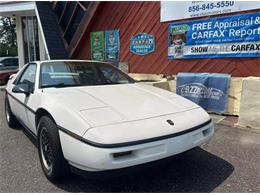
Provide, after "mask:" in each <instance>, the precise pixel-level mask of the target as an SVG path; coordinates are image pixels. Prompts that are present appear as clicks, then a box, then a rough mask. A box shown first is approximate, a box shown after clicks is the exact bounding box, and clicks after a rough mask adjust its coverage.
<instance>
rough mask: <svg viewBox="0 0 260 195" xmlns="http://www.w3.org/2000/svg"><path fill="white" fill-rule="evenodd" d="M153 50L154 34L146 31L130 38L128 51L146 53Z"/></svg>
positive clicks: (139, 53)
mask: <svg viewBox="0 0 260 195" xmlns="http://www.w3.org/2000/svg"><path fill="white" fill-rule="evenodd" d="M154 50H155V41H154V36H153V35H150V34H146V33H141V34H137V35H135V36H134V37H132V38H131V40H130V51H131V52H132V53H135V54H138V55H146V54H149V53H151V52H153V51H154Z"/></svg>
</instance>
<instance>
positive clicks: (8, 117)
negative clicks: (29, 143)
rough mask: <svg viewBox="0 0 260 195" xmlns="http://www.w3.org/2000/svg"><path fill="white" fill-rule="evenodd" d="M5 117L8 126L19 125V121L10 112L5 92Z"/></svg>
mask: <svg viewBox="0 0 260 195" xmlns="http://www.w3.org/2000/svg"><path fill="white" fill-rule="evenodd" d="M5 118H6V122H7V124H8V126H9V127H10V128H16V127H19V125H20V123H19V122H18V120H17V119H16V117H15V116H14V114H13V113H12V110H11V107H10V104H9V100H8V95H7V94H6V95H5Z"/></svg>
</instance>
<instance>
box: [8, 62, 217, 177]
mask: <svg viewBox="0 0 260 195" xmlns="http://www.w3.org/2000/svg"><path fill="white" fill-rule="evenodd" d="M6 91H7V92H6V99H5V105H6V119H7V122H8V125H9V126H10V127H15V126H17V125H18V124H22V125H23V126H24V127H25V128H26V129H27V130H28V131H29V132H31V133H32V134H33V135H34V137H35V138H37V140H38V151H39V157H40V162H41V165H42V169H43V171H44V173H45V175H46V177H47V178H48V179H49V180H51V181H53V180H57V179H60V178H62V177H64V176H65V175H66V174H67V173H68V172H69V170H70V169H71V168H72V169H77V170H81V171H104V170H112V169H119V168H124V167H130V166H134V165H138V164H142V163H146V162H151V161H155V160H158V159H162V158H166V157H169V156H172V155H175V154H178V153H181V152H184V151H187V150H189V149H191V148H194V147H196V146H199V145H201V144H202V143H205V142H206V141H208V140H209V138H211V137H212V135H213V133H214V128H213V123H212V121H211V118H210V116H209V115H208V114H207V112H205V111H204V110H203V109H202V108H201V107H199V106H198V105H196V104H194V103H192V102H191V101H189V100H187V99H185V98H182V97H180V96H178V95H176V94H175V93H171V92H168V91H166V90H163V89H159V88H156V87H153V86H149V85H147V84H141V83H138V82H135V81H134V80H133V79H132V78H130V77H129V76H128V75H126V74H124V73H123V72H121V71H120V70H118V69H117V68H115V67H114V66H112V65H109V64H107V63H103V62H95V61H82V60H51V61H42V62H38V61H37V62H32V63H29V64H27V65H25V66H24V67H23V68H22V69H21V70H20V71H19V72H18V73H17V74H16V75H13V76H11V78H10V80H9V82H8V85H7V90H6Z"/></svg>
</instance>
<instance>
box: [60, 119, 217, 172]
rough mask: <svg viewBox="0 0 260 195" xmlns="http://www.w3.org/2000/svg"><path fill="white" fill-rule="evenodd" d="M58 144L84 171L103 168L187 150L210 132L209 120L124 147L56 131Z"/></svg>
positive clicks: (142, 161)
mask: <svg viewBox="0 0 260 195" xmlns="http://www.w3.org/2000/svg"><path fill="white" fill-rule="evenodd" d="M59 134H60V140H61V146H62V150H63V154H64V157H65V159H67V160H68V162H69V164H70V165H72V166H74V167H76V168H78V169H81V170H84V171H104V170H113V169H120V168H125V167H130V166H134V165H139V164H143V163H147V162H151V161H155V160H159V159H163V158H166V157H169V156H173V155H175V154H179V153H182V152H185V151H187V150H190V149H192V148H194V147H196V146H200V145H201V144H203V143H205V142H207V141H208V140H209V139H210V138H211V137H212V136H213V134H214V127H213V123H212V122H211V123H209V124H207V125H205V126H203V127H200V128H198V129H196V130H194V131H192V132H188V133H186V134H182V135H180V136H176V137H172V138H168V139H162V140H158V141H154V142H149V143H144V144H137V145H132V146H127V147H117V148H100V147H95V146H92V145H89V144H86V143H84V142H82V141H81V140H78V139H75V138H74V137H72V136H70V135H68V134H67V133H64V131H59Z"/></svg>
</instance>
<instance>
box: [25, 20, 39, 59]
mask: <svg viewBox="0 0 260 195" xmlns="http://www.w3.org/2000/svg"><path fill="white" fill-rule="evenodd" d="M22 27H23V47H24V62H25V63H28V62H31V61H36V60H39V59H40V55H39V37H38V23H37V18H36V17H35V16H24V17H22Z"/></svg>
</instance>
